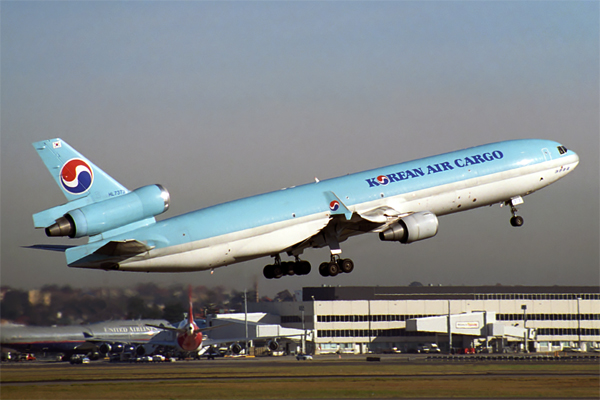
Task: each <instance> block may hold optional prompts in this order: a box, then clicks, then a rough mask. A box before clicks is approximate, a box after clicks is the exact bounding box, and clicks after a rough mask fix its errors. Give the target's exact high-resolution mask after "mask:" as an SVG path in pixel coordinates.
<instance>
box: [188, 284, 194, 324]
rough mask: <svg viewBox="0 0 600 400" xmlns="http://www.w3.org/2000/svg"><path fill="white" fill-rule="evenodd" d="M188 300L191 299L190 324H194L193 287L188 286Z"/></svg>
mask: <svg viewBox="0 0 600 400" xmlns="http://www.w3.org/2000/svg"><path fill="white" fill-rule="evenodd" d="M188 298H189V299H190V312H189V314H188V322H189V323H190V324H193V323H194V310H193V307H192V285H189V286H188Z"/></svg>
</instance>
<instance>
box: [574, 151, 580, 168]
mask: <svg viewBox="0 0 600 400" xmlns="http://www.w3.org/2000/svg"><path fill="white" fill-rule="evenodd" d="M578 165H579V156H578V155H577V153H575V152H573V168H575V167H576V166H578Z"/></svg>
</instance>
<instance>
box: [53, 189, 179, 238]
mask: <svg viewBox="0 0 600 400" xmlns="http://www.w3.org/2000/svg"><path fill="white" fill-rule="evenodd" d="M170 201H171V198H170V196H169V192H168V191H167V190H166V189H165V188H164V187H162V186H161V185H149V186H143V187H141V188H139V189H136V190H134V191H133V192H130V193H127V194H124V195H122V196H118V197H113V198H111V199H108V200H104V201H100V202H98V203H93V204H90V205H87V206H85V207H81V208H76V209H75V210H71V211H69V212H68V213H66V214H65V215H64V216H62V217H60V218H58V219H57V220H56V223H54V224H53V225H51V226H49V227H47V228H46V235H48V236H69V237H70V238H78V237H83V236H93V235H98V234H100V233H102V232H106V231H109V230H111V229H115V228H119V227H121V226H125V225H128V224H131V223H133V222H137V221H141V220H143V219H146V218H150V217H154V216H156V215H159V214H162V213H163V212H165V211H167V210H168V209H169V202H170Z"/></svg>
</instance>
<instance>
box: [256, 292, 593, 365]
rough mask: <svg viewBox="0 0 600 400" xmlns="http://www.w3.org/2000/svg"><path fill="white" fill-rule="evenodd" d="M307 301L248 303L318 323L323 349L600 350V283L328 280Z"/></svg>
mask: <svg viewBox="0 0 600 400" xmlns="http://www.w3.org/2000/svg"><path fill="white" fill-rule="evenodd" d="M299 300H301V301H295V302H274V303H251V304H248V307H249V311H252V312H265V313H267V314H268V315H269V319H270V321H269V322H271V323H278V324H281V325H282V326H283V327H289V328H296V329H303V328H304V329H307V330H310V332H311V334H310V335H309V336H310V337H309V347H308V351H311V350H312V351H314V353H316V354H319V353H329V352H352V353H367V352H369V351H371V352H387V351H401V352H411V351H416V350H417V349H420V348H422V346H423V345H427V344H432V343H435V344H437V345H438V346H439V348H441V349H442V351H448V350H449V349H450V348H452V349H453V351H456V352H460V351H464V349H473V348H477V349H479V350H482V349H486V351H494V352H506V351H523V349H527V351H530V352H534V351H535V352H553V351H563V350H566V349H571V350H577V351H579V350H583V351H592V350H595V351H598V349H600V286H420V287H334V286H323V287H305V288H303V290H302V294H301V299H299ZM450 343H451V344H450ZM311 346H314V347H313V348H312V349H311Z"/></svg>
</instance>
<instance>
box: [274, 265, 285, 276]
mask: <svg viewBox="0 0 600 400" xmlns="http://www.w3.org/2000/svg"><path fill="white" fill-rule="evenodd" d="M282 276H283V268H281V265H273V278H275V279H279V278H281V277H282Z"/></svg>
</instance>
